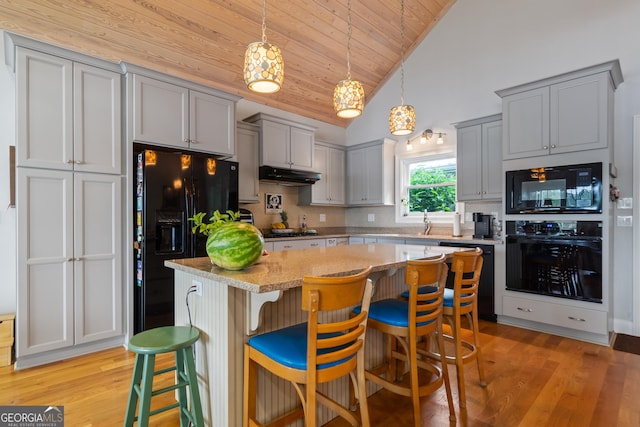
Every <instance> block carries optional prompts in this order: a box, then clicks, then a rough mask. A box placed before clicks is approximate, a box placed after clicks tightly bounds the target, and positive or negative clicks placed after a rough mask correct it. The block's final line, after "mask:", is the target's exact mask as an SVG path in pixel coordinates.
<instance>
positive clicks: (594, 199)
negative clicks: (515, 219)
mask: <svg viewBox="0 0 640 427" xmlns="http://www.w3.org/2000/svg"><path fill="white" fill-rule="evenodd" d="M505 178H506V182H507V185H506V187H507V188H506V207H505V209H506V213H507V214H530V213H554V214H555V213H560V214H562V213H568V214H573V213H602V196H603V190H602V163H585V164H578V165H567V166H553V167H536V168H531V169H524V170H516V171H507V172H506V174H505Z"/></svg>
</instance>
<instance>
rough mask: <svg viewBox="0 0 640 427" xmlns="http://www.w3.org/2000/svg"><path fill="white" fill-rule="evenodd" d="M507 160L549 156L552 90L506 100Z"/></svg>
mask: <svg viewBox="0 0 640 427" xmlns="http://www.w3.org/2000/svg"><path fill="white" fill-rule="evenodd" d="M502 119H503V130H502V132H503V140H504V149H503V159H504V160H509V159H519V158H522V157H534V156H543V155H546V154H549V87H542V88H538V89H532V90H528V91H525V92H520V93H516V94H513V95H509V96H505V97H504V98H503V99H502Z"/></svg>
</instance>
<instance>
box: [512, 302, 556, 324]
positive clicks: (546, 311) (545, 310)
mask: <svg viewBox="0 0 640 427" xmlns="http://www.w3.org/2000/svg"><path fill="white" fill-rule="evenodd" d="M502 314H504V315H505V316H511V317H517V318H518V319H525V320H532V321H534V322H542V323H549V319H550V318H551V317H550V316H551V307H550V304H549V303H547V302H544V301H536V300H530V299H527V298H517V297H511V296H507V295H505V296H503V297H502Z"/></svg>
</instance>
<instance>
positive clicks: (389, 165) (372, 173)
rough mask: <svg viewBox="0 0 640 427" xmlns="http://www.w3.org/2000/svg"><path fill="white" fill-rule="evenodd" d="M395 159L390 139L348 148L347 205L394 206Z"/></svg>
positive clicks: (393, 144) (393, 143) (392, 143)
mask: <svg viewBox="0 0 640 427" xmlns="http://www.w3.org/2000/svg"><path fill="white" fill-rule="evenodd" d="M394 159H395V141H393V140H391V139H386V138H385V139H381V140H377V141H372V142H369V143H365V144H359V145H355V146H351V147H349V148H347V204H348V205H353V206H356V205H358V206H366V205H393V204H394V200H393V196H394Z"/></svg>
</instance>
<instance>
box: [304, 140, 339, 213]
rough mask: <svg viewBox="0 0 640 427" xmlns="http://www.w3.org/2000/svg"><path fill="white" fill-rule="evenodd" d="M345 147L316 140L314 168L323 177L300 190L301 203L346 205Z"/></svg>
mask: <svg viewBox="0 0 640 427" xmlns="http://www.w3.org/2000/svg"><path fill="white" fill-rule="evenodd" d="M345 167H346V161H345V150H344V147H340V146H337V145H333V144H329V143H325V142H320V141H316V142H315V147H314V150H313V170H315V171H316V172H319V173H320V175H321V176H322V178H321V179H320V181H318V182H316V183H315V184H313V185H304V186H302V187H300V189H299V190H298V204H300V205H344V204H345V202H346V198H345Z"/></svg>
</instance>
